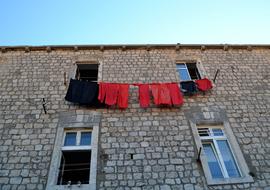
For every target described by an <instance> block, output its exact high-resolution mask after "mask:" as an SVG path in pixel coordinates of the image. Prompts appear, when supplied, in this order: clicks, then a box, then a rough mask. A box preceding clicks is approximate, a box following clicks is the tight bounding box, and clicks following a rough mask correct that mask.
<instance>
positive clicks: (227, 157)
mask: <svg viewBox="0 0 270 190" xmlns="http://www.w3.org/2000/svg"><path fill="white" fill-rule="evenodd" d="M217 143H218V147H219V150H220V152H221V155H222V158H223V160H224V164H225V167H226V169H227V172H228V175H229V177H240V173H239V171H238V168H237V166H236V162H235V160H234V158H233V155H232V152H231V149H230V147H229V145H228V142H227V141H226V140H219V141H217Z"/></svg>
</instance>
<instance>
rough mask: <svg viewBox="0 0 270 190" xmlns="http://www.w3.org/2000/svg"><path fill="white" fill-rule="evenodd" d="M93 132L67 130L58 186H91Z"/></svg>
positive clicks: (63, 144)
mask: <svg viewBox="0 0 270 190" xmlns="http://www.w3.org/2000/svg"><path fill="white" fill-rule="evenodd" d="M91 137H92V131H91V130H87V129H80V130H65V131H64V138H63V142H62V147H61V163H60V166H59V171H58V178H57V185H73V184H89V179H90V166H91Z"/></svg>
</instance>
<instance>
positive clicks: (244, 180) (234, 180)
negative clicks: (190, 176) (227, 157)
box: [206, 176, 254, 185]
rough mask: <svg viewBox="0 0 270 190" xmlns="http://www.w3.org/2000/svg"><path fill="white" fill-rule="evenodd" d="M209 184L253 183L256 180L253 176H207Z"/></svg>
mask: <svg viewBox="0 0 270 190" xmlns="http://www.w3.org/2000/svg"><path fill="white" fill-rule="evenodd" d="M206 181H207V184H208V185H226V184H236V183H251V182H254V180H253V178H252V177H251V176H246V177H241V178H227V179H225V178H224V179H212V178H211V179H208V178H206Z"/></svg>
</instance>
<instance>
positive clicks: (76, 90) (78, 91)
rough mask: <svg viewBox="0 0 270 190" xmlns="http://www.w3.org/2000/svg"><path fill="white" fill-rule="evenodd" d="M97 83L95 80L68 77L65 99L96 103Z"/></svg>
mask: <svg viewBox="0 0 270 190" xmlns="http://www.w3.org/2000/svg"><path fill="white" fill-rule="evenodd" d="M97 97H98V84H97V83H96V82H88V81H79V80H73V79H70V83H69V87H68V91H67V94H66V96H65V99H66V100H67V101H69V102H73V103H79V104H82V105H96V104H97V103H98V99H97Z"/></svg>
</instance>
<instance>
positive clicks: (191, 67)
mask: <svg viewBox="0 0 270 190" xmlns="http://www.w3.org/2000/svg"><path fill="white" fill-rule="evenodd" d="M186 65H187V68H188V72H189V75H190V77H191V79H192V80H195V79H201V76H200V73H199V71H198V68H197V66H196V63H187V64H186Z"/></svg>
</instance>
